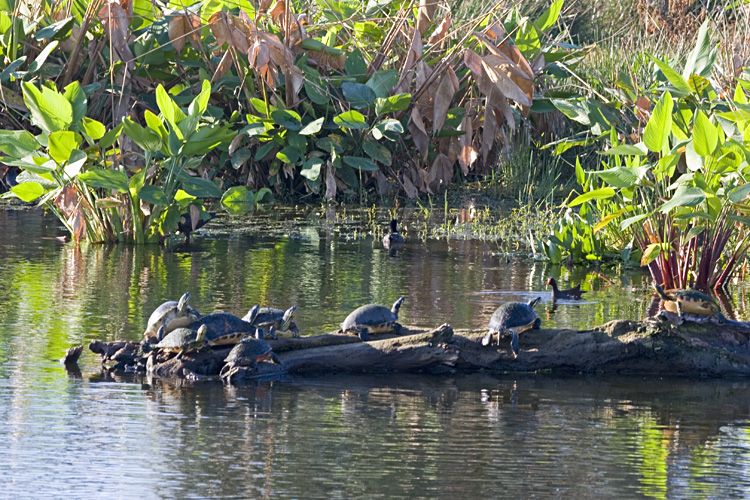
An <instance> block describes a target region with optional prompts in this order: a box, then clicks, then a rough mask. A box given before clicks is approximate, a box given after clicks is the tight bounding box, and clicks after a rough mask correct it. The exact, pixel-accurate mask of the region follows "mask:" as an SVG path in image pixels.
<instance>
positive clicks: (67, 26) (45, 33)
mask: <svg viewBox="0 0 750 500" xmlns="http://www.w3.org/2000/svg"><path fill="white" fill-rule="evenodd" d="M74 21H75V19H74V18H73V17H72V16H71V17H67V18H65V19H63V20H62V21H57V22H56V23H52V24H50V25H49V26H45V27H44V28H42V29H40V30H39V31H37V32H36V33H35V34H34V38H36V39H37V40H47V39H49V38H53V37H56V36H58V35H59V36H60V38H61V39H62V38H64V37H65V36H66V35H67V34H68V32H69V31H70V30H71V28H72V27H73V24H74Z"/></svg>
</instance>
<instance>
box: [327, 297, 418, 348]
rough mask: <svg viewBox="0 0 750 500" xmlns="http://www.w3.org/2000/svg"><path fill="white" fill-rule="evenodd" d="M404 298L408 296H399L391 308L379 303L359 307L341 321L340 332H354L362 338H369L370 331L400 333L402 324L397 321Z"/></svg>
mask: <svg viewBox="0 0 750 500" xmlns="http://www.w3.org/2000/svg"><path fill="white" fill-rule="evenodd" d="M404 300H406V297H401V298H399V299H398V300H397V301H396V302H394V303H393V307H391V309H390V310H389V309H388V308H387V307H385V306H379V305H377V304H367V305H364V306H361V307H358V308H357V309H355V310H354V311H352V312H351V314H349V316H347V317H346V319H345V320H344V322H343V323H341V330H340V332H341V333H344V332H354V333H356V334H358V335H359V338H361V339H362V340H368V339H369V334H370V333H389V332H393V331H395V332H397V333H398V331H399V330H400V329H401V325H400V324H398V323H397V320H398V310H399V308H400V307H401V304H403V303H404Z"/></svg>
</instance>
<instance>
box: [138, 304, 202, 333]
mask: <svg viewBox="0 0 750 500" xmlns="http://www.w3.org/2000/svg"><path fill="white" fill-rule="evenodd" d="M188 300H190V293H185V294H184V295H183V296H182V297H180V300H179V301H176V300H169V301H167V302H164V303H163V304H162V305H160V306H159V307H157V308H156V309H155V310H154V312H152V313H151V316H149V318H148V326H146V331H145V332H144V333H143V336H144V337H156V333H157V332H158V331H159V328H161V326H162V325H163V326H164V327H165V333H169V332H171V331H172V330H174V329H176V328H182V327H186V326H189V325H190V324H191V323H193V322H194V321H196V320H198V319H199V318H200V317H201V315H200V313H199V312H198V311H196V310H195V309H193V308H192V307H190V306H189V305H188V303H187V302H188Z"/></svg>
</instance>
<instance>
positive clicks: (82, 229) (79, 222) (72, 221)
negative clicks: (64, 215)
mask: <svg viewBox="0 0 750 500" xmlns="http://www.w3.org/2000/svg"><path fill="white" fill-rule="evenodd" d="M118 7H119V5H118ZM68 225H69V226H70V228H71V230H72V231H73V239H74V240H75V242H76V243H80V241H81V240H82V239H83V237H84V235H85V234H86V218H85V217H84V215H83V209H82V208H81V205H78V206H77V207H76V209H75V211H74V212H73V214H72V215H71V216H70V217H69V218H68Z"/></svg>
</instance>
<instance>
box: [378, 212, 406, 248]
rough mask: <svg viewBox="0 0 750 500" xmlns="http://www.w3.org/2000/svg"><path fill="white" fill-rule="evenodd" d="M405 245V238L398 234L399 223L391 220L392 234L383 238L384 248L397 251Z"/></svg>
mask: <svg viewBox="0 0 750 500" xmlns="http://www.w3.org/2000/svg"><path fill="white" fill-rule="evenodd" d="M403 245H404V237H403V236H401V233H399V232H398V221H397V220H396V219H391V232H390V233H388V234H386V235H385V236H383V246H384V247H385V248H387V249H393V250H395V249H397V248H400V247H402V246H403Z"/></svg>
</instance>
